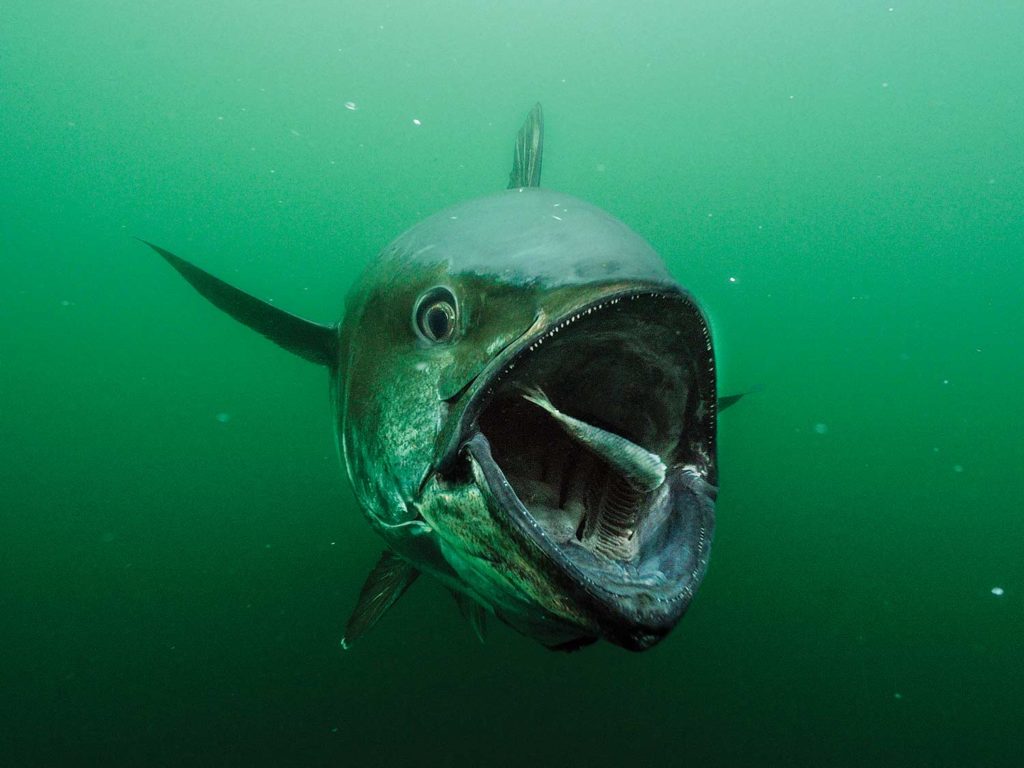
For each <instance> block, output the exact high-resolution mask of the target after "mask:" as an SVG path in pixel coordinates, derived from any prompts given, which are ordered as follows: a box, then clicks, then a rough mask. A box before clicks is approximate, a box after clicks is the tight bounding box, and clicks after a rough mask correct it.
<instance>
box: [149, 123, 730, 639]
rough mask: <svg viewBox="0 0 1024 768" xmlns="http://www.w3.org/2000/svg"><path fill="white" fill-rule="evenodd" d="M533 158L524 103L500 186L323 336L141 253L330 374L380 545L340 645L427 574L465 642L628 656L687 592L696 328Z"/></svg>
mask: <svg viewBox="0 0 1024 768" xmlns="http://www.w3.org/2000/svg"><path fill="white" fill-rule="evenodd" d="M543 150H544V131H543V118H542V113H541V108H540V105H539V104H538V105H536V106H535V107H534V108H533V110H532V111H531V112H530V114H529V116H528V118H527V120H526V122H525V123H524V124H523V126H522V128H521V129H520V131H519V133H518V135H517V138H516V142H515V150H514V156H513V167H512V172H511V175H510V179H509V185H508V188H507V189H506V190H505V191H502V192H500V193H498V194H494V195H491V196H488V197H483V198H480V199H475V200H471V201H469V202H463V203H460V204H457V205H455V206H453V207H451V208H448V209H447V210H444V211H441V212H440V213H437V214H435V215H433V216H431V217H429V218H427V219H425V220H424V221H422V222H420V223H418V224H416V225H415V226H413V227H412V228H411V229H409V230H408V231H407V232H405V233H404V234H402V235H400V236H399V237H398V238H397V239H395V240H394V241H393V242H391V243H390V244H389V245H387V246H386V247H385V248H384V249H383V251H382V252H381V253H380V254H379V256H378V257H377V258H376V259H375V260H373V261H372V263H371V264H370V265H369V267H368V268H367V269H366V270H365V272H364V273H363V274H362V276H361V277H360V278H359V279H358V281H357V282H356V283H355V284H354V286H353V287H352V289H351V290H350V292H349V293H348V296H347V298H346V301H345V311H344V316H343V317H342V319H341V320H340V322H338V323H337V324H334V325H321V324H318V323H314V322H310V321H308V320H305V319H302V318H299V317H296V316H295V315H292V314H289V313H288V312H285V311H283V310H281V309H278V308H277V307H274V306H272V305H270V304H268V303H267V302H264V301H261V300H260V299H257V298H255V297H253V296H251V295H249V294H247V293H245V292H243V291H241V290H239V289H237V288H235V287H233V286H231V285H229V284H227V283H225V282H223V281H221V280H219V279H218V278H216V277H213V276H212V275H210V274H208V273H207V272H205V271H203V270H201V269H199V268H198V267H196V266H194V265H193V264H191V263H189V262H187V261H185V260H183V259H181V258H179V257H177V256H175V255H174V254H172V253H170V252H169V251H167V250H164V249H163V248H160V247H159V246H156V245H153V244H151V243H147V245H150V247H152V248H153V249H154V250H155V251H156V252H157V253H159V254H160V255H161V256H162V257H163V258H164V259H166V261H167V262H168V263H169V264H170V265H171V266H172V267H173V268H174V269H175V270H177V271H178V272H179V273H180V274H181V276H182V277H184V278H185V279H186V280H187V281H188V282H189V283H190V284H191V285H192V286H193V287H194V288H195V289H196V290H197V291H198V292H199V293H200V294H202V295H203V296H204V297H206V298H207V299H208V300H209V301H210V302H212V303H213V304H214V305H215V306H216V307H218V308H219V309H221V310H223V311H224V312H226V313H227V314H229V315H231V316H232V317H233V318H235V319H236V320H238V321H240V322H242V323H244V324H245V325H247V326H248V327H250V328H252V329H253V330H255V331H257V332H259V333H261V334H262V335H264V336H265V337H267V338H268V339H270V340H271V341H273V342H275V343H276V344H278V345H280V346H281V347H283V348H284V349H286V350H288V351H289V352H292V353H294V354H297V355H299V356H301V357H303V358H305V359H306V360H309V361H310V362H313V363H316V364H317V365H320V366H324V367H326V368H327V369H328V371H329V374H330V404H331V406H332V408H333V411H334V423H335V427H336V430H337V435H338V444H339V446H340V450H341V454H342V458H343V462H344V464H345V467H346V468H347V472H348V477H349V479H350V481H351V483H352V487H353V488H354V490H355V495H356V497H357V499H358V501H359V504H360V506H361V508H362V511H363V513H364V515H365V517H366V519H367V521H368V522H369V524H370V525H371V526H372V527H373V529H374V530H375V531H376V532H377V533H378V534H379V535H380V537H381V538H382V539H383V540H384V544H385V548H384V552H383V554H382V556H381V558H380V560H379V562H378V563H377V565H376V567H375V568H374V569H373V570H372V572H371V573H370V575H369V577H368V578H367V580H366V582H365V584H364V585H363V588H362V590H361V592H360V594H359V597H358V599H357V601H356V606H355V609H354V611H353V613H352V616H351V618H350V619H349V621H348V623H347V626H346V628H345V633H344V639H343V640H342V645H344V646H345V647H348V646H349V645H350V644H351V643H352V642H354V641H355V640H357V639H358V638H359V637H360V636H362V635H363V634H364V633H365V632H367V631H368V630H369V629H370V628H371V627H373V626H374V624H376V623H377V621H378V620H379V619H380V618H381V616H382V615H383V614H384V613H385V611H387V609H388V608H389V607H390V606H391V605H393V604H394V603H395V601H396V600H397V599H398V598H399V597H401V596H402V594H403V593H404V592H405V590H406V589H407V588H408V587H409V586H410V585H411V584H412V583H413V581H414V580H415V579H416V578H417V576H418V575H419V574H420V573H426V574H429V575H430V576H432V577H434V578H436V579H438V580H439V581H440V582H441V583H442V584H444V585H445V586H446V587H447V588H448V589H449V590H451V592H452V594H453V595H454V596H455V598H456V601H457V602H458V604H459V607H460V609H461V611H462V612H463V614H464V615H465V616H466V617H467V618H468V619H469V621H470V623H471V624H472V626H473V627H474V628H475V630H476V631H477V632H478V633H479V634H480V635H481V637H482V634H483V630H484V625H485V619H486V617H487V616H488V615H493V616H496V617H498V618H499V619H501V620H502V621H504V622H505V623H507V624H509V625H511V626H512V627H514V628H515V629H517V630H518V631H520V632H522V633H523V634H525V635H528V636H529V637H532V638H535V639H536V640H538V641H540V642H541V643H543V644H544V645H546V646H548V647H550V648H553V649H562V650H572V649H576V648H579V647H582V646H584V645H587V644H589V643H592V642H594V641H596V640H598V639H601V638H605V639H607V640H609V641H611V642H612V643H615V644H617V645H620V646H623V647H625V648H629V649H631V650H643V649H646V648H649V647H651V646H652V645H654V644H655V643H657V642H658V641H659V640H661V639H662V638H664V637H665V636H666V634H667V633H668V632H669V631H670V630H671V629H672V628H673V627H674V626H675V625H676V623H677V622H678V621H679V619H680V618H681V617H682V615H683V613H684V612H685V611H686V609H687V607H688V606H689V605H690V602H691V600H692V599H693V596H694V593H695V592H696V590H697V588H698V586H699V585H700V583H701V581H702V579H703V577H704V574H705V571H706V569H707V566H708V556H709V553H710V551H711V542H712V538H713V534H714V527H715V498H716V495H717V492H718V466H717V458H716V450H715V443H716V419H717V414H718V411H719V409H720V406H719V402H718V400H717V396H716V380H715V357H714V351H713V347H712V339H711V332H710V329H709V326H708V322H707V319H706V317H705V315H704V312H703V311H702V309H701V308H700V306H699V304H698V303H697V300H696V299H695V298H694V296H693V295H691V294H690V292H688V291H687V290H686V289H685V288H683V287H682V286H681V285H680V284H679V283H678V282H677V281H676V280H675V278H673V276H672V275H671V274H670V272H669V271H668V269H667V268H666V266H665V264H664V262H663V261H662V259H661V257H660V256H659V255H658V254H657V253H656V252H655V251H654V249H653V248H652V247H651V246H650V245H649V244H648V243H647V242H646V241H645V240H644V239H643V238H642V237H640V236H639V235H637V234H636V233H635V232H633V231H632V230H631V229H630V228H629V227H627V226H626V225H625V224H624V223H622V222H621V221H619V220H618V219H616V218H614V217H613V216H611V215H609V214H608V213H606V212H604V211H602V210H600V209H598V208H596V207H594V206H593V205H590V204H588V203H586V202H584V201H582V200H579V199H576V198H574V197H570V196H568V195H565V194H561V193H558V192H554V191H551V190H547V189H543V188H541V187H540V176H541V164H542V159H543ZM736 397H737V396H733V397H732V398H730V399H729V400H728V401H727V402H728V403H730V404H731V402H733V401H734V400H735V399H736ZM723 401H725V399H723Z"/></svg>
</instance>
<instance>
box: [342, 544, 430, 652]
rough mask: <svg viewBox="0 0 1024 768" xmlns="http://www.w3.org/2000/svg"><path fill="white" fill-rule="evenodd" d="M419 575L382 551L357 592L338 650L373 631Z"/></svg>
mask: <svg viewBox="0 0 1024 768" xmlns="http://www.w3.org/2000/svg"><path fill="white" fill-rule="evenodd" d="M419 575H420V572H419V571H417V570H416V568H415V567H414V566H413V564H412V563H410V562H409V561H408V560H406V559H405V558H403V557H399V556H398V555H396V554H395V553H394V552H392V551H391V550H390V549H385V550H384V552H383V554H381V556H380V560H378V561H377V564H376V565H375V566H373V570H372V571H370V575H369V576H367V577H366V581H365V582H364V583H363V588H362V589H361V590H360V591H359V599H358V600H357V601H356V607H355V609H354V610H353V611H352V615H351V616H349V619H348V623H346V624H345V636H344V637H343V638H341V647H342V648H344V649H346V650H348V648H349V647H351V645H352V643H353V642H354V641H356V640H358V639H359V638H360V637H362V636H363V635H365V634H366V633H367V632H369V631H370V630H371V629H373V626H374V624H376V623H377V622H378V621H380V617H381V616H383V615H384V614H385V613H387V610H388V608H390V607H391V606H392V605H394V604H395V603H396V602H397V601H398V598H400V597H401V596H402V595H403V594H404V592H405V590H407V589H408V588H409V587H410V585H411V584H412V583H413V582H414V581H416V577H417V576H419Z"/></svg>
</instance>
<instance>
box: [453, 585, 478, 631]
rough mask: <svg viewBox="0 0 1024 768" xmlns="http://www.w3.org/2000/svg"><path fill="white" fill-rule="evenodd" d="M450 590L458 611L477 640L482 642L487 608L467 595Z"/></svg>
mask: <svg viewBox="0 0 1024 768" xmlns="http://www.w3.org/2000/svg"><path fill="white" fill-rule="evenodd" d="M451 592H452V597H454V598H455V603H456V605H458V606H459V613H461V614H462V618H464V619H465V620H466V621H468V622H469V626H471V627H472V628H473V633H474V634H475V635H476V637H477V640H479V641H480V642H481V643H482V642H483V641H484V638H486V637H487V610H486V609H485V608H484V607H483V606H482V605H480V603H478V602H477V601H476V600H474V599H473V598H471V597H469V596H468V595H466V594H464V593H462V592H456V591H455V590H454V589H453V590H452V591H451Z"/></svg>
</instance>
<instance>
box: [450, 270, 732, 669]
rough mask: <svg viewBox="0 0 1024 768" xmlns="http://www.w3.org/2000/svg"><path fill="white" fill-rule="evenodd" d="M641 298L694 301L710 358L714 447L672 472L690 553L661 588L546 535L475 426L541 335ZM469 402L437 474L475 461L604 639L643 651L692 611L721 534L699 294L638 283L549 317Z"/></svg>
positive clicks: (682, 544) (684, 546)
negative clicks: (592, 563)
mask: <svg viewBox="0 0 1024 768" xmlns="http://www.w3.org/2000/svg"><path fill="white" fill-rule="evenodd" d="M644 296H652V297H660V298H665V299H671V300H678V301H681V302H684V303H686V304H688V305H689V308H690V309H692V310H694V311H695V313H696V316H698V317H699V319H700V325H701V329H702V330H703V332H704V333H705V335H706V336H707V355H708V358H707V361H706V364H705V365H704V366H703V369H702V373H703V374H705V379H706V380H705V381H704V384H705V385H706V390H705V391H702V393H701V394H702V396H703V398H704V399H705V400H706V401H707V408H708V409H709V410H710V413H709V415H708V424H709V429H708V434H707V435H706V439H705V441H704V442H705V447H706V449H707V450H706V452H705V453H704V455H702V456H695V457H692V458H693V461H691V462H689V463H686V464H676V465H673V466H672V467H671V468H670V470H669V472H668V473H667V475H666V481H665V486H664V488H665V491H664V492H665V493H666V494H667V500H666V501H665V502H664V503H665V504H666V505H669V506H668V509H669V512H668V513H667V514H670V515H673V516H678V517H679V519H680V521H681V523H680V524H679V525H676V524H673V528H672V530H673V531H674V533H673V537H674V538H673V546H675V547H676V549H678V550H681V551H684V552H685V556H686V558H687V560H686V566H685V568H684V569H683V570H682V571H681V574H680V576H679V578H677V579H676V581H675V582H674V583H672V584H671V585H669V586H668V587H666V588H664V589H662V588H654V587H651V586H650V585H645V584H644V583H643V582H644V579H642V578H640V579H637V581H635V582H633V583H631V582H630V579H629V577H628V576H626V575H624V574H623V573H619V574H616V575H615V578H610V575H609V572H608V571H602V570H600V569H596V568H595V569H588V568H587V567H585V566H584V565H582V564H581V563H580V562H579V561H578V560H576V559H574V557H573V556H570V553H568V552H567V550H566V548H565V547H564V545H563V544H560V543H558V542H556V541H554V540H553V539H552V538H551V537H550V536H548V535H547V533H546V532H545V531H544V529H543V527H542V526H541V525H540V524H539V523H538V522H537V520H536V519H535V518H534V517H533V515H532V514H531V513H530V511H529V510H528V509H527V508H526V506H525V505H524V503H523V502H522V501H521V500H520V499H519V497H518V495H517V494H516V492H515V490H514V489H513V488H512V486H511V484H510V482H509V480H508V479H507V478H506V477H505V474H504V469H503V468H502V467H501V466H500V465H499V464H498V463H497V462H496V460H495V459H494V457H493V456H492V455H491V447H490V443H489V441H488V438H487V437H486V435H485V434H484V432H483V431H481V428H480V426H479V424H478V423H477V420H478V418H479V417H480V416H481V414H482V413H483V412H484V411H485V410H486V408H487V407H488V405H489V404H490V403H491V401H492V400H493V398H494V396H495V394H496V392H497V389H498V386H499V385H500V384H501V383H502V382H503V381H504V379H505V378H506V377H509V376H511V375H514V374H512V372H513V371H514V370H515V368H516V366H517V364H519V362H520V361H521V360H523V359H524V356H526V355H528V354H530V353H531V352H533V351H536V350H537V348H538V347H539V346H540V345H541V344H542V343H543V341H544V339H546V338H550V337H551V336H553V335H554V334H557V333H560V332H561V331H563V330H565V329H566V328H567V327H569V326H571V325H572V323H573V322H575V320H576V319H577V318H579V317H580V316H581V315H583V314H589V313H588V310H590V313H593V312H594V311H600V310H601V309H602V308H604V307H606V306H609V305H612V304H614V303H615V302H618V301H622V300H627V299H630V298H640V297H644ZM695 364H696V363H695ZM463 397H464V400H462V402H459V403H455V404H453V409H457V411H456V413H455V415H454V417H453V419H454V421H453V422H450V429H451V433H450V434H449V435H448V436H447V441H446V442H445V443H444V444H443V449H444V450H443V451H442V452H441V455H440V459H439V461H438V462H437V463H436V465H435V472H436V473H437V474H439V475H441V476H442V477H443V476H445V475H449V474H450V473H452V472H456V471H457V470H456V467H457V466H458V465H459V463H460V461H461V462H462V464H461V466H462V467H465V466H466V463H465V462H466V461H468V462H469V465H470V467H471V471H472V474H473V481H474V482H475V483H476V484H477V485H478V486H480V488H481V491H483V492H484V495H485V496H486V497H487V498H488V504H489V506H491V508H492V510H493V511H494V512H495V513H496V514H497V515H499V516H500V517H503V518H504V519H505V520H507V521H508V522H509V523H510V524H511V525H510V527H511V529H512V531H513V532H514V533H515V534H516V535H518V536H520V537H523V538H526V539H528V540H529V541H530V542H532V544H534V545H535V546H536V548H537V549H538V550H539V553H540V554H541V556H542V557H543V558H544V559H546V560H547V561H548V562H549V563H550V564H551V565H552V566H553V567H550V568H548V569H547V570H548V572H549V573H550V574H551V577H552V579H553V580H554V581H555V582H556V583H558V585H559V586H560V587H561V589H562V590H563V591H564V592H565V594H567V595H568V596H570V597H571V598H572V599H573V600H574V601H575V603H576V604H577V605H578V606H579V607H580V608H581V609H582V610H583V611H584V612H585V613H587V614H588V615H589V616H590V617H591V618H592V620H593V622H594V623H595V624H596V625H597V626H598V627H599V628H600V631H601V634H602V635H603V636H605V637H606V638H607V639H609V640H611V641H612V642H614V643H616V644H618V645H621V646H623V647H625V648H628V649H631V650H643V649H646V648H649V647H650V646H652V645H654V644H655V643H657V642H658V641H659V640H661V639H662V638H664V637H665V635H666V634H667V633H668V632H669V631H670V630H671V629H672V627H674V626H675V624H676V623H677V622H678V621H679V619H680V618H681V617H682V615H683V613H684V612H685V611H686V609H687V607H688V606H689V604H690V601H691V600H692V598H693V594H694V592H695V591H696V589H697V587H698V586H699V585H700V583H701V581H702V579H703V576H704V573H705V571H706V568H707V562H708V554H709V550H710V545H711V541H712V538H713V532H714V499H715V495H716V493H717V488H716V487H715V485H716V483H717V465H716V461H715V445H714V441H715V428H714V425H715V416H716V414H715V412H714V403H715V392H714V363H713V354H712V352H711V345H710V335H709V333H708V331H707V323H706V320H705V319H704V317H703V314H702V313H701V312H700V310H699V308H698V307H697V305H696V302H695V301H694V300H693V299H692V297H690V295H689V294H688V293H686V292H685V291H683V290H681V289H666V288H665V287H664V286H658V287H650V286H642V287H635V286H634V287H630V288H626V289H621V288H620V289H618V290H613V291H609V292H607V293H605V294H603V295H602V296H600V297H598V298H596V299H594V300H592V301H589V302H586V303H583V304H581V305H580V306H577V307H575V308H573V309H572V310H570V311H568V312H565V313H562V314H561V315H559V316H557V317H554V318H551V319H548V318H546V317H541V316H538V320H537V321H535V323H534V325H533V326H532V327H531V329H530V330H529V331H528V332H526V333H524V334H523V336H521V337H520V339H519V340H517V341H516V342H513V343H512V344H511V345H509V346H508V347H507V348H506V349H505V350H503V351H502V353H500V354H499V355H498V356H497V357H496V358H495V359H494V360H492V362H491V363H490V364H489V365H488V366H487V367H486V368H485V369H484V370H483V371H481V373H480V374H479V375H478V376H477V377H476V379H475V380H474V381H473V382H472V383H471V384H470V386H469V387H468V388H467V389H466V391H465V394H464V395H463ZM677 529H678V530H677ZM576 554H577V553H575V552H574V553H573V555H576Z"/></svg>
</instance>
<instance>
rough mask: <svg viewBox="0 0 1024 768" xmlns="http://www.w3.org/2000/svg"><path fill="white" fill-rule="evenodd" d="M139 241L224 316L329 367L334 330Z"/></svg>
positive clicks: (334, 354) (332, 358)
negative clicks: (155, 253) (262, 299)
mask: <svg viewBox="0 0 1024 768" xmlns="http://www.w3.org/2000/svg"><path fill="white" fill-rule="evenodd" d="M141 242H143V243H145V244H146V245H148V246H149V247H150V248H152V249H153V250H154V251H156V252H157V253H159V254H160V255H161V256H163V257H164V260H165V261H167V263H168V264H170V265H171V266H172V267H174V269H176V270H177V271H178V274H180V275H181V276H182V277H184V278H185V279H186V280H187V281H188V282H189V284H190V285H191V286H192V287H193V288H195V289H196V290H197V291H199V293H200V294H201V295H202V296H203V297H204V298H206V299H207V300H208V301H209V302H210V303H211V304H213V305H214V306H215V307H217V309H219V310H221V311H223V312H226V313H228V314H229V315H231V316H232V317H233V318H235V320H237V321H238V322H240V323H242V324H243V325H247V326H249V327H250V328H252V329H253V330H254V331H256V332H257V333H259V334H262V335H263V336H265V337H267V338H268V339H270V340H271V341H272V342H274V343H275V344H277V345H278V346H280V347H283V348H284V349H286V350H288V351H289V352H291V353H293V354H296V355H298V356H299V357H304V358H305V359H306V360H309V361H310V362H313V363H318V364H320V365H330V364H332V363H333V362H334V361H335V359H336V357H337V352H336V349H337V343H338V335H337V333H336V331H335V329H334V328H332V327H330V326H327V325H319V324H317V323H311V322H310V321H308V320H303V319H302V318H301V317H296V316H295V315H292V314H290V313H288V312H285V311H284V310H283V309H278V308H277V307H275V306H273V305H272V304H268V303H267V302H265V301H261V300H260V299H257V298H256V297H255V296H250V295H249V294H248V293H246V292H245V291H240V290H238V289H237V288H235V287H234V286H231V285H228V284H227V283H225V282H224V281H223V280H220V279H218V278H216V277H214V276H213V275H211V274H209V273H207V272H204V271H203V270H201V269H199V267H197V266H195V265H193V264H190V263H188V262H187V261H185V260H184V259H182V258H179V257H178V256H175V255H174V254H173V253H171V252H170V251H166V250H164V249H163V248H161V247H160V246H158V245H153V243H150V242H146V241H145V240H142V241H141Z"/></svg>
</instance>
